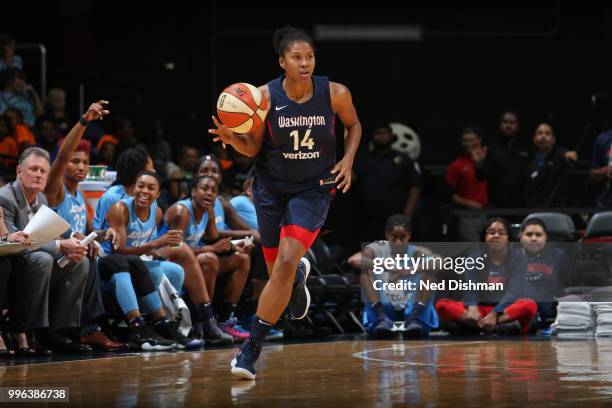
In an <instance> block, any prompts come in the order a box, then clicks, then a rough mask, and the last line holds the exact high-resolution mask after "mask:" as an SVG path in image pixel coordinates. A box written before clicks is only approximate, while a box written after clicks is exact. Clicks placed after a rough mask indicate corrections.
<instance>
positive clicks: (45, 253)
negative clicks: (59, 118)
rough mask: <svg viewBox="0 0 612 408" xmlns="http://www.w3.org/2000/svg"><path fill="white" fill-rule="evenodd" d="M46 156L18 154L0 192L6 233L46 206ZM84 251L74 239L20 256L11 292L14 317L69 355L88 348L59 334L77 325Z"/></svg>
mask: <svg viewBox="0 0 612 408" xmlns="http://www.w3.org/2000/svg"><path fill="white" fill-rule="evenodd" d="M49 169H50V163H49V153H48V152H47V151H45V150H43V149H41V148H38V147H31V148H28V149H26V150H24V152H23V153H22V154H21V157H20V158H19V163H18V165H17V180H16V181H14V182H13V183H9V184H7V185H5V186H4V187H2V188H0V206H2V209H3V212H4V223H5V225H6V227H7V228H8V230H9V232H15V231H22V230H23V229H24V227H25V226H26V225H27V224H28V222H29V221H30V219H31V218H32V216H33V215H34V214H35V213H36V211H37V210H38V208H40V206H41V205H47V200H46V198H45V196H44V194H43V193H42V192H43V190H44V189H45V185H46V183H47V176H48V174H49ZM86 252H87V248H86V247H84V246H83V245H81V243H80V242H79V241H78V240H77V239H76V238H66V239H59V240H55V241H50V242H47V243H45V245H43V246H42V247H40V248H39V249H36V250H34V251H30V252H25V253H23V254H21V255H22V256H23V257H24V258H25V260H26V264H27V268H26V269H25V270H23V271H20V273H19V279H18V283H16V285H17V287H16V288H15V290H17V291H18V292H19V296H18V298H19V299H21V303H20V305H19V306H18V307H17V309H18V310H16V311H15V312H17V314H18V316H19V314H20V313H21V314H22V315H21V316H20V318H23V319H25V320H26V321H24V322H23V323H24V324H23V326H24V328H26V329H41V328H42V329H45V328H48V330H41V331H40V337H41V338H39V340H40V341H41V342H42V343H44V344H46V345H47V346H49V347H50V348H51V349H52V350H53V351H57V352H63V353H66V352H67V353H71V352H82V351H87V350H89V349H90V348H89V347H88V346H84V345H81V344H76V343H72V342H71V341H70V340H69V339H68V337H67V336H66V335H65V334H64V333H63V332H64V331H65V329H66V328H71V327H78V326H80V322H79V316H80V313H81V303H82V297H83V289H84V287H85V280H86V278H87V271H88V268H89V261H88V259H87V257H86V256H85V255H86ZM63 255H66V256H67V257H68V258H69V259H70V260H71V261H72V262H70V263H69V264H68V265H67V266H66V267H64V268H60V267H59V266H58V265H57V260H58V259H59V258H61V257H62V256H63Z"/></svg>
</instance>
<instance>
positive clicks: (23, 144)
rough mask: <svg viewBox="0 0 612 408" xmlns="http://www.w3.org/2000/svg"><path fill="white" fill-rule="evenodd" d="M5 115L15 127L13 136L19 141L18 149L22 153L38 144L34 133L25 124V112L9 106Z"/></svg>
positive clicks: (16, 141)
mask: <svg viewBox="0 0 612 408" xmlns="http://www.w3.org/2000/svg"><path fill="white" fill-rule="evenodd" d="M4 116H6V117H7V118H9V119H10V121H11V126H12V127H13V133H12V137H13V139H14V140H15V143H17V149H18V150H19V154H21V153H22V152H23V151H24V150H25V149H27V148H28V147H32V146H36V139H35V138H34V133H32V131H31V130H30V129H29V128H28V127H27V126H26V125H24V124H23V114H22V113H21V111H20V110H19V109H15V108H8V109H6V110H5V111H4Z"/></svg>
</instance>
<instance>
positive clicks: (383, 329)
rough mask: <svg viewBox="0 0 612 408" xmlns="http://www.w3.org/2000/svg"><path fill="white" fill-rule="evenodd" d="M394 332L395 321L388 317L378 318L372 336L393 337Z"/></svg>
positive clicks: (380, 337)
mask: <svg viewBox="0 0 612 408" xmlns="http://www.w3.org/2000/svg"><path fill="white" fill-rule="evenodd" d="M394 334H395V333H393V322H392V321H391V320H389V318H388V317H385V318H384V319H378V320H377V321H376V325H375V326H374V329H373V330H372V336H374V337H376V338H379V339H384V338H387V337H391V336H393V335H394Z"/></svg>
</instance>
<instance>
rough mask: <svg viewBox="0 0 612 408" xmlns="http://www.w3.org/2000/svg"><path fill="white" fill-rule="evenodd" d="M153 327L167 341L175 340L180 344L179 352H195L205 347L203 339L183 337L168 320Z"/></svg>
mask: <svg viewBox="0 0 612 408" xmlns="http://www.w3.org/2000/svg"><path fill="white" fill-rule="evenodd" d="M153 327H154V328H155V331H157V333H158V334H159V335H161V336H163V337H165V338H166V339H169V340H174V341H175V342H176V343H177V344H178V348H179V350H195V349H199V348H201V347H202V346H203V345H204V342H203V341H202V340H201V339H194V338H191V337H187V336H185V335H183V333H181V332H180V331H179V330H178V329H177V328H176V327H175V325H174V324H173V323H172V321H170V320H168V319H164V320H162V321H160V322H156V323H155V324H154V325H153Z"/></svg>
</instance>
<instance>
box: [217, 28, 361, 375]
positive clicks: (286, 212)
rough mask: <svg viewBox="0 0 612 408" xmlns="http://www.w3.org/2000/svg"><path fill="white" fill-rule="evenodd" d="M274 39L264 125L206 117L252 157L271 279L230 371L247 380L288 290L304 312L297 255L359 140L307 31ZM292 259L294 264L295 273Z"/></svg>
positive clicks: (346, 177)
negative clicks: (338, 127) (339, 126)
mask: <svg viewBox="0 0 612 408" xmlns="http://www.w3.org/2000/svg"><path fill="white" fill-rule="evenodd" d="M273 45H274V48H275V50H276V52H277V53H278V62H279V65H280V66H281V68H282V69H283V70H284V71H285V72H284V75H282V76H281V77H280V78H277V79H275V80H272V81H270V82H269V83H268V84H266V85H263V86H261V87H259V90H260V91H261V93H262V95H263V97H264V98H266V101H267V102H268V106H270V110H269V112H268V113H267V123H266V126H259V127H258V128H257V129H255V130H254V131H253V132H251V133H249V134H235V133H233V132H232V131H230V130H229V129H227V128H226V127H224V126H223V125H222V124H221V123H220V122H219V121H218V120H217V118H215V117H213V121H214V124H215V126H216V129H210V130H209V133H213V134H215V135H216V137H215V138H214V139H213V140H214V141H217V142H222V143H225V144H226V145H231V146H233V147H234V149H236V150H237V151H238V152H240V153H242V154H244V155H246V156H249V157H256V163H255V169H256V176H255V183H254V186H253V195H254V201H255V206H256V209H257V220H258V223H259V232H260V234H261V241H262V246H263V250H264V256H265V258H266V265H267V267H268V273H269V274H270V280H269V281H268V283H267V284H266V286H265V288H264V290H263V292H262V294H261V297H260V300H259V306H258V308H257V315H256V317H255V319H254V320H253V325H252V327H251V332H250V333H251V334H250V338H249V340H247V341H246V342H245V343H244V344H243V345H242V347H241V348H240V351H239V352H238V355H237V356H236V358H235V359H234V360H233V361H232V374H234V375H236V376H238V377H240V378H245V379H251V380H252V379H255V368H254V367H253V366H254V363H255V361H256V360H257V358H258V357H259V354H260V352H261V345H260V344H261V342H262V341H263V339H264V338H265V337H266V335H267V334H268V332H269V331H270V329H272V327H273V325H274V323H276V321H277V320H278V318H279V317H280V315H281V313H282V312H283V310H284V309H285V307H286V306H287V304H288V303H289V298H290V296H292V304H291V305H290V308H289V309H290V313H291V314H292V315H293V316H294V317H298V318H299V317H303V316H305V315H306V312H307V310H308V304H309V301H310V299H309V294H308V292H307V290H306V287H305V282H306V278H307V277H308V272H309V265H308V264H307V263H304V262H300V259H301V258H302V256H304V254H305V253H306V251H307V250H308V248H309V247H310V245H311V244H312V242H313V241H314V239H315V238H316V236H317V233H318V232H319V229H320V228H321V226H322V225H323V222H324V221H325V218H326V216H327V211H328V209H329V204H330V201H331V199H332V197H333V194H334V193H335V189H336V188H337V189H339V190H341V191H342V192H343V193H345V192H346V191H348V189H349V187H350V186H351V168H352V166H353V160H354V158H355V153H356V152H357V147H358V146H359V140H360V139H361V124H360V123H359V119H358V117H357V112H356V111H355V107H354V106H353V102H352V99H351V93H350V92H349V90H348V89H347V88H346V87H345V86H344V85H341V84H338V83H334V82H330V81H329V80H328V79H327V78H326V77H320V76H313V74H312V73H313V71H314V68H315V51H314V44H313V41H312V39H311V38H310V37H309V36H308V34H306V32H305V31H304V30H301V29H296V28H293V27H284V28H281V29H279V30H277V31H276V32H275V33H274V37H273ZM336 114H337V115H338V116H339V118H340V120H341V121H342V123H343V124H344V126H345V128H346V129H347V131H348V133H347V134H346V136H345V143H344V144H345V154H344V157H343V158H342V160H340V161H339V162H337V163H335V161H336V143H335V141H336V137H335V134H334V122H335V121H334V119H335V115H336ZM266 129H268V131H267V134H264V133H266ZM336 185H337V187H336ZM298 263H300V269H301V270H300V271H298V273H297V276H296V268H297V267H298ZM296 277H297V284H295V285H294V278H296ZM292 292H293V295H292Z"/></svg>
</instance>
